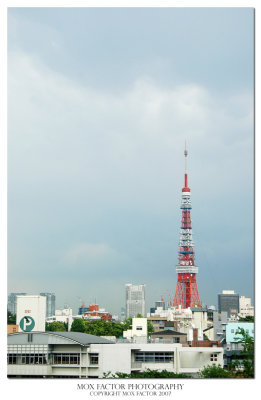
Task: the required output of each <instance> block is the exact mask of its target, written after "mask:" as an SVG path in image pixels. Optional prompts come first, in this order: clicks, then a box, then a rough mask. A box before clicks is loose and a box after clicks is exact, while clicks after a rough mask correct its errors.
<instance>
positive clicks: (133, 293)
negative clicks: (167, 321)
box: [125, 283, 145, 318]
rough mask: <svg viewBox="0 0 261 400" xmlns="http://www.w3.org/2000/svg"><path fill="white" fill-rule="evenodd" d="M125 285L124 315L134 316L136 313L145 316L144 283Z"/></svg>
mask: <svg viewBox="0 0 261 400" xmlns="http://www.w3.org/2000/svg"><path fill="white" fill-rule="evenodd" d="M125 287H126V317H127V318H129V317H136V316H137V314H141V315H142V316H145V285H132V284H131V283H127V284H126V285H125Z"/></svg>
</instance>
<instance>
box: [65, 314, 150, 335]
mask: <svg viewBox="0 0 261 400" xmlns="http://www.w3.org/2000/svg"><path fill="white" fill-rule="evenodd" d="M131 325H132V318H131V317H130V318H127V319H125V321H124V322H123V323H122V322H114V321H104V320H102V319H101V320H96V321H88V320H85V319H83V318H76V319H75V320H74V321H73V323H72V326H71V331H72V332H84V333H89V334H90V335H95V336H115V337H116V338H119V337H122V336H123V332H124V331H127V330H128V329H131ZM150 332H153V326H152V325H151V323H150V321H148V333H150Z"/></svg>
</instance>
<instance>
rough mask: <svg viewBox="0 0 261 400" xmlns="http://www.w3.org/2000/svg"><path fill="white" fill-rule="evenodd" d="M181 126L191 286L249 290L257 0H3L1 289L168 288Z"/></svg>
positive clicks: (115, 303)
mask: <svg viewBox="0 0 261 400" xmlns="http://www.w3.org/2000/svg"><path fill="white" fill-rule="evenodd" d="M185 140H186V141H187V143H188V150H189V156H188V173H189V186H190V188H191V199H192V211H191V213H192V227H193V238H194V242H195V254H196V265H197V266H198V267H199V274H198V275H197V282H198V288H199V295H200V299H201V301H202V303H203V304H208V305H211V304H215V305H217V294H218V293H220V292H221V291H222V290H223V289H232V290H235V291H236V292H237V293H239V294H240V295H244V296H251V297H252V301H253V284H254V269H253V268H254V265H253V264H254V252H253V246H254V236H253V229H254V228H253V221H254V215H253V212H254V210H253V201H254V194H253V146H254V140H253V9H250V8H231V9H229V8H226V9H225V8H220V9H217V8H213V9H204V8H198V9H193V8H188V9H182V8H179V9H175V8H173V9H156V8H155V9H135V8H133V9H113V8H112V9H106V8H103V9H90V8H85V9H79V8H78V9H73V8H69V9H65V8H64V9H55V8H52V9H51V8H50V9H48V8H45V9H39V8H38V9H33V8H23V9H19V8H9V11H8V291H9V292H20V291H22V292H27V293H29V294H38V293H40V292H43V291H44V292H54V293H56V297H57V301H56V305H57V307H63V305H64V304H68V305H70V306H72V307H73V309H74V312H76V310H77V308H78V307H79V305H80V299H83V300H84V301H85V303H86V304H89V303H91V302H94V301H96V302H97V303H98V304H99V305H100V306H101V307H105V308H106V310H107V311H111V312H112V313H118V312H119V311H120V308H121V307H122V306H125V286H124V285H125V283H134V284H141V283H145V284H146V299H147V302H146V305H147V310H148V309H149V307H151V306H153V305H154V302H155V301H156V300H159V298H160V297H161V296H163V297H164V298H165V300H169V298H170V297H171V298H173V297H174V294H175V289H176V282H177V275H176V271H175V266H176V264H177V261H178V242H179V227H180V221H181V210H180V208H179V207H180V201H181V188H182V186H183V180H184V143H185Z"/></svg>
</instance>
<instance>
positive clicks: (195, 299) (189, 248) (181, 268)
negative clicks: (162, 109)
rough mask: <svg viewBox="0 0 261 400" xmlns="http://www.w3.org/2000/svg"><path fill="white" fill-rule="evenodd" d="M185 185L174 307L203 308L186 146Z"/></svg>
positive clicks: (183, 189)
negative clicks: (194, 239) (194, 240)
mask: <svg viewBox="0 0 261 400" xmlns="http://www.w3.org/2000/svg"><path fill="white" fill-rule="evenodd" d="M184 156H185V183H184V187H183V188H182V196H181V206H180V208H181V210H182V216H181V227H180V236H179V256H178V265H177V266H176V272H177V274H178V280H177V286H176V292H175V297H174V300H173V304H172V305H173V307H178V306H181V308H188V307H195V306H201V303H200V299H199V294H198V287H197V280H196V275H197V273H198V267H196V266H195V252H194V243H193V239H192V227H191V217H190V210H191V208H192V207H191V199H190V188H189V186H188V173H187V156H188V151H187V148H186V145H185V151H184Z"/></svg>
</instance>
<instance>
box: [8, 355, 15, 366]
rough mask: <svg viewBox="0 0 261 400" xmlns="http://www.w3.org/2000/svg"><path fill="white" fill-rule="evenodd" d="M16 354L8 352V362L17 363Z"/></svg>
mask: <svg viewBox="0 0 261 400" xmlns="http://www.w3.org/2000/svg"><path fill="white" fill-rule="evenodd" d="M16 360H17V357H16V354H7V364H16V363H17V362H16Z"/></svg>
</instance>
